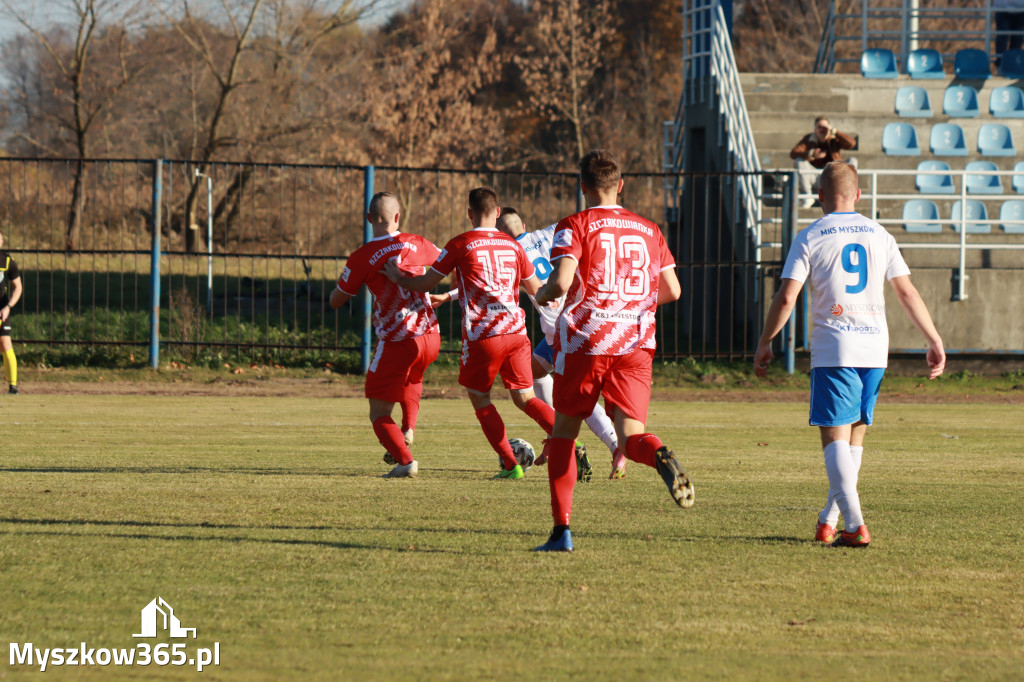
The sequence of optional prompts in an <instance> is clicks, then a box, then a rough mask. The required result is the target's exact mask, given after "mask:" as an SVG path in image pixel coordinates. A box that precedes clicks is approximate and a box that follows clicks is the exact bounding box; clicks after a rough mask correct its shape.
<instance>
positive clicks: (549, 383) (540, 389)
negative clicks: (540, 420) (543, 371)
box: [533, 374, 555, 405]
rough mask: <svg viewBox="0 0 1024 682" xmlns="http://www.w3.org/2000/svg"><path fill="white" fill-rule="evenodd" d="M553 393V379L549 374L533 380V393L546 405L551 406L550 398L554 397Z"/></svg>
mask: <svg viewBox="0 0 1024 682" xmlns="http://www.w3.org/2000/svg"><path fill="white" fill-rule="evenodd" d="M554 391H555V379H554V377H552V376H551V375H550V374H547V375H545V376H542V377H541V378H540V379H534V380H533V392H534V393H536V394H537V397H538V398H540V399H541V400H543V401H544V402H546V403H547V404H548V405H551V404H552V401H551V396H552V395H554Z"/></svg>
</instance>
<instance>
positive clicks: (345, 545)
mask: <svg viewBox="0 0 1024 682" xmlns="http://www.w3.org/2000/svg"><path fill="white" fill-rule="evenodd" d="M0 524H13V525H23V526H101V527H119V528H124V527H128V528H190V529H194V530H252V531H260V530H270V531H338V532H350V533H353V532H354V533H397V532H405V533H444V534H451V535H455V534H473V535H490V536H504V537H507V536H510V535H519V536H523V537H527V538H533V537H536V536H538V535H539V534H538V533H536V532H532V531H509V530H500V529H494V530H489V529H480V528H391V527H376V528H374V527H360V528H352V527H344V526H323V525H317V526H283V525H267V526H259V525H241V524H230V523H207V522H201V523H172V522H167V521H132V520H127V521H100V520H89V519H20V518H10V517H0ZM9 534H10V535H44V536H65V537H78V538H87V537H97V536H101V537H108V538H129V539H138V540H176V541H177V540H192V541H210V540H214V541H221V542H259V543H269V544H285V545H312V546H322V547H330V548H334V549H370V550H373V549H379V550H391V551H395V552H424V553H429V554H484V553H483V552H467V551H459V550H451V549H427V548H418V547H415V546H406V547H389V546H386V545H371V544H361V543H352V542H335V541H329V540H301V539H294V538H257V537H247V536H197V535H157V534H146V533H73V532H68V531H64V532H61V531H31V530H18V531H12V532H10V533H9Z"/></svg>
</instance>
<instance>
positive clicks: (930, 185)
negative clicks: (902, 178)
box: [914, 159, 1024, 194]
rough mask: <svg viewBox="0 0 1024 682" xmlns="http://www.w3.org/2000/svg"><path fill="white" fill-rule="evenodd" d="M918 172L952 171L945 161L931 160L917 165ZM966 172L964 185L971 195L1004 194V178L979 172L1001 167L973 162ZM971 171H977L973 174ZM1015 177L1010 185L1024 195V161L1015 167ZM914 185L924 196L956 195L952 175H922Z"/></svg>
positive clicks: (989, 163) (996, 169) (982, 162)
mask: <svg viewBox="0 0 1024 682" xmlns="http://www.w3.org/2000/svg"><path fill="white" fill-rule="evenodd" d="M917 170H918V171H946V172H947V173H948V171H950V170H951V169H950V167H949V164H948V163H946V162H945V161H939V160H937V159H936V160H929V161H922V162H921V163H919V164H917ZM964 170H966V171H968V173H967V175H965V176H964V184H965V185H966V189H967V192H968V193H969V194H1002V193H1003V178H1002V176H999V175H988V174H984V173H981V172H979V171H998V170H999V167H998V166H996V164H995V163H993V162H992V161H971V162H969V163H968V164H967V167H966V168H964ZM970 171H975V173H971V172H970ZM1013 171H1014V173H1015V175H1012V176H1011V178H1012V179H1011V180H1010V185H1011V186H1012V187H1013V191H1014V192H1016V193H1017V194H1024V161H1021V162H1019V163H1017V165H1015V166H1014V167H1013ZM914 185H915V186H916V187H917V190H918V191H919V192H922V193H924V194H954V193H956V191H957V190H956V186H955V184H954V183H953V176H952V174H934V175H933V174H927V175H924V174H921V175H918V176H916V177H915V182H914Z"/></svg>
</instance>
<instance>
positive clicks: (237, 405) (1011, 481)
mask: <svg viewBox="0 0 1024 682" xmlns="http://www.w3.org/2000/svg"><path fill="white" fill-rule="evenodd" d="M498 405H499V410H501V412H502V414H503V415H504V417H505V418H506V422H507V424H508V431H509V435H510V436H520V437H524V438H526V439H527V440H529V441H531V442H533V443H534V444H535V445H536V446H537V447H538V448H539V446H540V440H541V434H540V432H539V430H538V429H537V427H536V426H535V425H534V424H533V423H532V422H531V421H529V420H528V419H527V418H526V417H525V416H524V415H522V414H521V413H518V412H517V411H516V410H515V409H514V408H513V407H512V405H511V404H510V403H509V402H507V401H503V402H500V403H499V404H498ZM3 415H4V422H5V424H4V443H5V447H4V449H3V455H2V458H0V645H4V651H3V655H4V657H5V658H4V661H3V664H2V665H0V679H20V678H23V677H34V675H35V674H36V673H35V672H34V671H36V670H38V667H36V668H33V667H30V666H26V665H14V666H11V665H10V661H9V660H8V658H9V653H8V648H7V647H8V646H9V644H10V643H11V642H15V643H25V642H32V643H34V644H35V645H36V646H37V647H40V648H45V647H69V648H70V647H76V648H77V647H78V646H79V644H80V643H82V642H85V643H86V644H87V645H88V646H89V647H111V648H119V647H134V646H136V644H138V643H139V642H140V641H142V640H139V639H133V638H132V634H133V633H137V632H139V627H140V610H141V609H142V607H144V606H145V605H146V604H147V603H148V602H149V601H150V600H152V599H153V598H155V597H157V596H161V597H163V598H164V599H165V600H166V601H167V602H168V603H170V604H171V605H172V606H173V607H174V609H175V615H176V616H177V617H178V618H180V619H181V623H182V625H183V626H184V627H196V628H197V629H198V638H197V639H195V640H192V639H189V640H186V641H187V643H188V646H189V648H190V649H191V648H193V647H210V646H212V645H213V643H214V642H219V643H220V651H221V657H220V665H219V666H217V667H209V668H207V669H206V670H205V671H204V672H203V673H202V675H203V676H204V677H206V678H209V679H246V680H251V679H266V680H277V679H313V678H316V679H347V680H371V679H372V680H389V679H395V680H398V679H410V678H411V679H568V678H584V679H759V680H766V679H768V680H770V679H794V678H797V679H826V678H827V679H857V680H866V679H939V678H942V679H1019V676H1020V675H1021V672H1022V670H1024V597H1022V596H1021V592H1020V590H1019V583H1020V580H1021V577H1022V575H1024V568H1022V567H1024V544H1022V542H1021V534H1020V523H1021V520H1022V516H1024V515H1022V507H1024V505H1022V502H1021V491H1022V486H1021V482H1022V480H1024V460H1022V459H1021V456H1020V453H1021V442H1022V437H1024V426H1022V420H1021V418H1020V407H1019V406H1015V405H966V406H965V405H895V404H888V405H887V404H885V403H883V404H881V405H880V406H879V408H878V410H877V412H876V426H874V427H872V428H871V429H870V430H869V434H868V442H867V448H866V450H865V453H864V464H863V468H862V471H861V483H860V493H861V499H862V503H863V507H864V511H865V517H866V519H867V522H868V525H869V527H870V529H871V533H872V544H871V547H870V548H868V549H867V550H833V549H829V548H824V547H821V546H818V545H817V544H816V543H814V542H813V541H812V535H813V530H814V523H815V516H816V513H817V510H818V508H819V507H820V505H821V504H822V503H823V501H824V497H825V493H826V487H827V483H826V479H825V473H824V465H823V463H822V455H821V450H820V445H819V443H818V436H817V429H812V428H810V427H808V426H806V406H805V405H803V404H795V403H788V404H756V405H751V404H736V403H669V402H658V403H655V404H653V405H652V410H651V416H650V422H649V424H650V427H651V429H652V430H653V431H655V432H657V433H659V435H661V436H662V438H663V439H664V440H665V441H666V442H667V443H668V444H670V446H671V447H674V448H675V450H676V452H677V454H678V455H679V456H680V458H681V460H682V461H683V463H684V465H685V466H686V467H687V470H688V471H689V472H690V474H691V476H692V478H693V481H694V484H695V487H696V499H697V502H696V506H695V507H694V508H693V509H690V510H681V509H679V508H677V507H676V506H675V505H674V504H673V503H672V502H671V500H670V498H669V495H668V492H667V491H666V490H665V488H664V486H663V484H662V482H661V480H660V478H659V477H658V476H657V475H656V474H655V472H654V471H653V470H648V469H644V468H642V467H640V466H638V465H636V464H634V463H631V464H630V467H629V469H628V476H627V478H626V479H625V480H622V481H609V480H607V479H606V476H607V472H608V471H609V470H610V456H609V455H608V453H607V451H606V450H605V449H604V448H603V446H601V444H600V443H599V442H598V441H597V439H596V438H594V437H593V436H592V435H590V434H589V432H586V431H585V432H584V436H583V440H584V441H585V442H586V443H587V445H588V448H589V450H590V453H591V459H592V460H593V461H594V463H595V465H596V469H597V476H595V479H594V480H593V481H592V482H591V483H589V484H580V485H578V486H577V490H576V502H575V509H574V515H573V536H574V539H575V542H576V549H577V551H576V553H574V554H573V555H557V556H551V555H537V554H534V553H532V552H530V551H529V550H530V549H531V548H533V547H534V546H536V545H537V544H540V543H541V542H542V541H543V540H544V539H545V538H546V535H547V533H548V531H549V529H550V525H551V520H550V519H551V517H550V508H549V503H548V487H547V479H546V472H545V470H544V469H543V468H539V467H535V468H534V469H532V470H531V471H530V472H528V474H527V478H526V479H524V480H522V481H493V480H491V476H492V475H493V474H494V473H495V472H496V470H497V457H496V455H494V453H493V452H492V451H491V450H490V448H489V447H488V445H487V443H486V441H485V440H484V437H483V435H482V433H481V432H480V429H479V427H478V426H477V423H476V420H475V419H474V417H473V413H472V410H471V408H470V406H469V403H468V401H467V400H431V401H425V402H424V404H423V408H422V411H421V415H420V424H419V426H418V428H417V431H416V443H415V446H414V448H413V451H414V454H415V456H416V457H417V459H418V460H419V462H420V476H419V478H418V479H415V480H383V479H381V478H379V476H380V475H381V474H383V473H385V472H386V471H387V470H388V467H386V466H385V465H384V464H383V463H381V461H380V454H381V448H380V446H379V445H378V444H377V443H376V441H375V438H374V436H373V433H372V430H371V429H370V426H369V422H368V420H367V417H366V415H367V406H366V403H365V401H363V400H356V399H335V400H328V399H313V398H209V397H206V398H188V397H146V396H143V397H139V396H32V395H22V396H18V397H17V398H14V399H5V400H4V404H3ZM156 641H161V642H172V641H178V640H169V639H167V638H166V637H163V638H162V639H160V640H153V643H154V644H155V643H156ZM48 672H49V673H50V675H51V676H55V677H57V678H64V677H69V676H73V677H75V678H76V679H79V678H82V679H101V678H102V679H110V678H129V677H131V678H135V679H153V678H158V679H160V678H163V679H191V678H194V677H195V676H196V673H195V672H194V670H190V669H189V668H187V667H185V668H180V667H174V666H166V667H156V666H154V665H150V666H148V667H145V668H143V667H120V668H115V667H113V666H106V667H101V666H93V667H89V668H70V667H50V668H48Z"/></svg>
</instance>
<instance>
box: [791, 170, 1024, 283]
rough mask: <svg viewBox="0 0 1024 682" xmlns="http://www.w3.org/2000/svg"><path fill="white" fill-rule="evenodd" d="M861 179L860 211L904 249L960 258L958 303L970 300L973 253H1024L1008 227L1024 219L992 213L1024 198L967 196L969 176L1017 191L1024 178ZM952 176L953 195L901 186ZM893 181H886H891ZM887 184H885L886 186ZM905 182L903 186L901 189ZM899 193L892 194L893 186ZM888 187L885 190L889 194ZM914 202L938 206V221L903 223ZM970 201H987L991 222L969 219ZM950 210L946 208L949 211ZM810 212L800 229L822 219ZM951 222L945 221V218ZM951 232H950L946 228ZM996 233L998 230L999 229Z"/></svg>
mask: <svg viewBox="0 0 1024 682" xmlns="http://www.w3.org/2000/svg"><path fill="white" fill-rule="evenodd" d="M858 175H859V177H860V184H861V200H860V202H859V203H858V205H857V210H858V211H859V212H860V213H862V214H864V215H868V216H875V220H876V221H877V222H878V223H880V224H881V225H883V226H885V227H886V228H887V229H888V230H890V231H891V233H892V234H893V235H894V236H895V237H896V241H897V242H898V243H899V246H900V249H909V250H915V251H935V252H942V253H949V254H952V255H954V256H955V258H956V261H955V262H949V263H945V265H948V266H950V267H953V268H954V269H955V270H956V275H955V278H956V289H955V290H954V292H953V297H952V298H953V300H956V301H962V300H966V299H967V296H968V293H967V281H968V280H969V276H968V274H967V272H968V269H969V267H970V265H969V263H968V253H970V252H979V251H1009V252H1014V251H1024V234H1016V233H1010V232H1007V231H1006V230H1005V229H1003V226H1012V227H1020V228H1021V229H1024V218H1021V219H1011V218H1006V219H1004V218H1001V217H1000V216H999V213H998V212H993V211H988V207H989V206H992V207H996V206H1000V207H1001V206H1002V204H1003V203H1004V202H1007V201H1020V200H1022V195H1020V194H1016V193H998V194H996V193H975V192H968V191H967V184H968V183H967V179H968V176H985V177H993V176H995V177H999V178H1006V180H1008V181H1010V184H1011V186H1012V179H1013V178H1014V177H1020V176H1021V173H1019V172H1015V171H1012V170H995V171H992V170H960V169H956V170H948V171H946V170H871V169H859V170H858ZM922 175H927V176H950V177H951V178H952V180H953V184H954V187H955V188H956V190H955V191H954V192H952V193H942V194H939V193H927V192H918V191H900V185H901V184H902V185H904V186H905V185H909V182H907V180H909V179H910V178H916V177H917V176H922ZM887 178H888V179H889V180H888V181H886V179H887ZM880 180H881V182H880ZM901 181H903V182H902V183H901ZM894 185H895V186H896V188H895V189H890V188H892V187H893V186H894ZM883 187H885V189H883ZM795 197H796V201H803V200H806V199H817V195H815V194H796V195H795ZM914 199H927V200H929V201H933V202H935V203H936V206H937V208H938V209H939V210H938V217H935V218H932V217H916V218H914V217H906V218H905V217H903V211H902V209H903V206H904V204H905V203H906V202H907V201H911V200H914ZM968 200H975V201H981V202H983V203H984V204H985V205H986V214H987V216H988V217H986V218H985V219H983V220H982V219H975V218H970V217H968V210H967V208H966V207H967V202H968ZM957 201H959V202H960V207H961V211H960V217H959V218H957V219H954V218H953V217H952V205H953V204H954V202H957ZM947 204H948V205H949V207H948V208H946V205H947ZM807 213H808V212H807V211H804V213H803V216H802V217H799V218H798V219H797V221H796V224H797V226H798V229H799V228H801V227H804V226H806V225H809V224H810V223H812V222H814V221H815V220H817V219H818V218H819V217H820V216H814V217H811V216H809V215H807ZM943 216H945V217H943ZM921 223H927V224H937V225H940V226H941V228H942V232H941V233H938V234H935V235H932V234H929V233H921V232H910V231H908V230H906V225H908V224H921ZM947 227H949V228H950V230H949V231H946V229H945V228H947ZM976 228H982V229H985V228H987V229H988V231H986V232H985V233H980V234H979V233H976V232H975V231H974V230H975V229H976ZM993 228H995V229H993ZM1017 267H1024V261H1020V262H1019V263H1018V264H1017Z"/></svg>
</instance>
